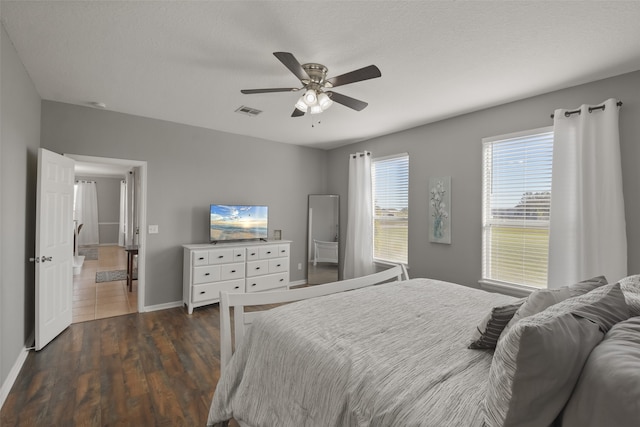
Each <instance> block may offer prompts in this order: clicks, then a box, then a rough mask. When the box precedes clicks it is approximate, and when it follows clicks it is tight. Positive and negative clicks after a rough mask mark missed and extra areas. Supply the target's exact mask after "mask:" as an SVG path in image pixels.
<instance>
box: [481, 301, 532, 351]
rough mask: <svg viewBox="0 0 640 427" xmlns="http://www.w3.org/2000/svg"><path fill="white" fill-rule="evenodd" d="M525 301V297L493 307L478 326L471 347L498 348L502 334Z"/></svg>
mask: <svg viewBox="0 0 640 427" xmlns="http://www.w3.org/2000/svg"><path fill="white" fill-rule="evenodd" d="M524 301H525V298H523V299H521V300H518V301H515V302H513V303H511V304H507V305H499V306H496V307H493V308H492V309H491V311H490V312H489V313H487V315H486V316H485V317H484V318H483V319H482V321H481V322H480V324H478V326H477V327H476V330H475V333H474V335H473V337H472V340H473V341H472V342H471V344H469V348H470V349H474V350H475V349H494V348H496V344H497V343H498V338H500V334H501V333H502V331H503V330H504V328H505V327H506V326H507V323H509V321H510V320H511V319H512V318H513V315H514V314H515V313H516V311H517V310H518V308H520V306H522V304H523V303H524Z"/></svg>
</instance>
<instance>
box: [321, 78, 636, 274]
mask: <svg viewBox="0 0 640 427" xmlns="http://www.w3.org/2000/svg"><path fill="white" fill-rule="evenodd" d="M608 98H618V99H619V100H621V101H623V103H624V105H623V107H622V109H621V110H620V140H621V152H622V173H623V185H624V196H625V212H626V223H627V241H628V260H629V261H628V265H629V274H636V273H640V197H639V196H640V195H639V194H638V192H639V188H640V172H639V169H640V168H638V164H640V141H639V139H640V120H639V118H640V71H637V72H634V73H629V74H625V75H622V76H618V77H613V78H610V79H605V80H601V81H597V82H594V83H590V84H585V85H581V86H576V87H573V88H569V89H564V90H560V91H557V92H552V93H549V94H545V95H541V96H537V97H533V98H529V99H525V100H522V101H517V102H513V103H509V104H505V105H501V106H498V107H494V108H489V109H486V110H483V111H478V112H475V113H470V114H466V115H463V116H459V117H455V118H452V119H449V120H443V121H440V122H437V123H433V124H428V125H424V126H421V127H417V128H414V129H410V130H407V131H403V132H398V133H395V134H391V135H386V136H383V137H380V138H376V139H372V140H368V141H364V142H361V143H358V144H354V145H351V146H348V147H342V148H338V149H335V150H332V151H331V152H330V153H329V162H328V164H329V173H328V180H329V184H328V188H327V190H328V191H329V192H330V193H336V194H340V195H341V196H342V206H347V184H348V167H349V163H348V154H349V153H354V152H356V151H362V150H369V151H371V152H372V153H373V156H374V157H381V156H386V155H390V154H396V153H402V152H408V153H409V174H410V175H409V267H410V275H411V276H412V277H431V278H436V279H442V280H447V281H452V282H456V283H462V284H465V285H469V286H477V281H478V280H479V279H480V278H481V274H482V267H481V262H482V260H481V241H482V235H481V203H482V202H481V195H482V189H481V182H482V175H481V167H482V160H481V151H482V143H481V139H482V138H483V137H487V136H495V135H502V134H506V133H510V132H516V131H521V130H527V129H535V128H539V127H544V126H550V125H552V124H553V121H552V120H551V118H550V117H549V116H550V114H551V113H553V111H554V110H555V109H556V108H574V107H578V106H580V105H581V104H598V103H600V102H602V101H604V100H606V99H608ZM433 176H451V186H452V201H451V202H452V206H451V210H452V220H451V224H452V237H451V238H452V244H451V245H442V244H436V243H429V241H428V229H427V218H428V211H427V207H428V197H427V191H428V190H427V182H428V179H429V177H433ZM341 222H342V224H343V227H342V230H343V234H342V235H343V236H344V235H345V234H344V230H346V228H345V227H346V224H347V223H346V210H345V209H342V210H341ZM341 243H342V244H344V242H341Z"/></svg>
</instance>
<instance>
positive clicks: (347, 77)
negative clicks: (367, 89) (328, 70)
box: [327, 65, 382, 87]
mask: <svg viewBox="0 0 640 427" xmlns="http://www.w3.org/2000/svg"><path fill="white" fill-rule="evenodd" d="M380 76H382V73H381V72H380V69H379V68H378V67H376V66H375V65H369V66H368V67H364V68H360V69H359V70H355V71H351V72H350V73H346V74H341V75H339V76H336V77H331V78H330V79H327V82H329V83H331V86H332V87H338V86H342V85H346V84H349V83H355V82H361V81H362V80H369V79H375V78H376V77H380Z"/></svg>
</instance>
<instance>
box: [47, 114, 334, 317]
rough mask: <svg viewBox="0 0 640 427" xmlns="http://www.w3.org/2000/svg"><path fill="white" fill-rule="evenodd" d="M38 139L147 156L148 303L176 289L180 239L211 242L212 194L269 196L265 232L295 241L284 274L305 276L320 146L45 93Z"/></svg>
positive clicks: (321, 166)
mask: <svg viewBox="0 0 640 427" xmlns="http://www.w3.org/2000/svg"><path fill="white" fill-rule="evenodd" d="M247 120H253V119H251V118H247ZM41 143H42V147H44V148H47V149H49V150H52V151H55V152H59V153H69V154H81V155H88V156H99V157H111V158H119V159H129V160H143V161H147V165H148V176H147V181H148V187H147V190H148V193H147V224H150V225H151V224H157V225H158V226H159V231H160V232H159V233H158V234H150V235H148V236H147V248H146V272H147V273H146V274H147V275H146V290H145V305H146V306H151V305H158V304H163V303H171V302H175V301H180V300H181V299H182V247H181V245H182V244H187V243H205V242H208V236H209V234H208V229H207V224H208V209H209V204H210V203H212V202H217V203H237V204H263V205H268V206H269V235H272V234H273V230H276V229H279V230H282V238H283V239H286V240H292V241H293V243H292V247H291V280H292V281H298V280H304V279H305V277H306V260H305V255H306V241H307V195H308V194H311V193H324V192H325V191H326V158H327V152H326V151H323V150H318V149H313V148H303V147H299V146H295V145H289V144H281V143H276V142H271V141H266V140H261V139H256V138H249V137H243V136H238V135H232V134H228V133H224V132H218V131H213V130H208V129H203V128H197V127H193V126H186V125H180V124H176V123H170V122H165V121H160V120H153V119H147V118H143V117H137V116H131V115H127V114H120V113H114V112H110V111H104V110H97V109H93V108H87V107H80V106H74V105H70V104H63V103H57V102H50V101H43V102H42V123H41ZM299 263H300V264H302V270H298V264H299Z"/></svg>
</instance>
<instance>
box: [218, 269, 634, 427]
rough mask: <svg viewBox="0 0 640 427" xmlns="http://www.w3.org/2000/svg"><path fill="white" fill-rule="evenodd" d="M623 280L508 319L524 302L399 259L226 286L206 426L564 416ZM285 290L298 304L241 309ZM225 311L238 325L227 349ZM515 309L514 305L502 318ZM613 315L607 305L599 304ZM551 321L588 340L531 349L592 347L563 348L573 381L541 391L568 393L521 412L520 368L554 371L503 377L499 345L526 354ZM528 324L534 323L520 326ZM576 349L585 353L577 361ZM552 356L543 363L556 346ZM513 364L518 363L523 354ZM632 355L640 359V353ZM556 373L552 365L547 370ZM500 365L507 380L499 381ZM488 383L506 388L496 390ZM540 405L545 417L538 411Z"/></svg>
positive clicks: (612, 318) (625, 313)
mask: <svg viewBox="0 0 640 427" xmlns="http://www.w3.org/2000/svg"><path fill="white" fill-rule="evenodd" d="M390 280H391V281H390ZM380 282H383V283H380ZM581 283H582V282H581ZM372 284H375V286H373V285H372ZM576 285H578V284H576ZM616 286H617V287H615V286H614V285H606V280H601V279H598V280H595V281H591V282H588V283H587V285H580V286H577V287H575V288H572V289H571V290H570V291H567V292H566V295H564V294H563V296H565V297H566V298H560V297H557V295H556V297H557V299H558V301H555V302H554V303H555V310H556V313H555V314H553V313H552V314H549V313H547V312H548V311H549V310H552V308H549V309H547V310H544V307H543V309H542V310H541V311H539V312H538V313H537V314H536V313H533V314H529V315H528V317H525V318H524V319H520V320H518V321H516V322H515V323H514V324H509V323H508V322H510V319H512V318H513V317H515V313H517V312H518V310H520V308H522V307H523V306H524V305H525V303H526V302H527V300H525V299H518V298H515V297H510V296H506V295H501V294H496V293H488V292H484V291H481V290H478V289H473V288H469V287H465V286H461V285H456V284H453V283H447V282H443V281H438V280H431V279H422V278H421V279H408V278H407V277H406V273H405V271H404V270H403V269H402V268H401V267H395V268H394V269H390V270H388V271H387V272H383V273H378V274H377V275H373V276H370V277H368V278H360V279H352V280H350V281H343V282H336V283H332V284H327V285H318V286H314V287H309V288H303V289H296V290H290V291H283V292H265V293H262V294H246V295H242V294H223V295H221V303H220V307H221V350H222V352H221V364H222V374H221V377H220V380H219V382H218V385H217V387H216V391H215V393H214V396H213V399H212V402H211V407H210V411H209V417H208V422H207V425H208V426H216V427H220V426H225V425H227V422H228V420H230V419H231V418H233V419H235V420H236V421H237V422H238V423H239V424H240V425H241V426H247V427H259V426H464V427H473V426H478V427H480V426H483V425H487V426H491V427H493V426H499V425H502V426H510V425H513V426H516V425H523V426H549V425H551V424H552V423H553V422H554V421H555V422H556V423H560V422H561V421H562V420H561V414H560V413H561V411H562V409H563V407H564V405H565V403H566V400H569V398H570V396H564V397H563V395H562V393H564V390H565V389H567V388H569V389H570V390H569V393H570V392H571V390H572V389H573V385H571V387H568V386H567V381H574V383H575V382H577V381H578V376H579V374H580V371H581V369H576V368H575V366H578V368H581V366H582V365H584V364H585V362H586V359H587V358H588V356H589V353H590V352H591V348H593V347H595V346H596V345H597V344H598V343H599V342H600V341H602V340H603V337H604V334H605V331H606V330H608V329H607V328H609V329H610V328H611V326H613V324H615V323H619V322H622V321H624V320H626V319H627V318H628V317H629V316H630V314H629V309H628V306H627V305H626V303H625V298H624V294H623V293H622V291H621V288H620V285H619V284H616ZM567 289H569V288H567ZM344 290H350V291H349V292H342V291H344ZM591 290H593V292H588V291H591ZM298 291H301V292H298ZM592 294H593V295H592ZM587 295H588V296H589V298H587ZM639 295H640V293H639ZM282 298H286V300H287V301H297V302H296V303H294V304H286V305H283V306H279V307H276V308H273V309H271V310H268V311H265V312H260V313H252V312H247V311H245V307H247V306H251V305H256V304H273V303H277V302H282ZM563 299H564V300H566V301H562V300H563ZM545 301H546V300H545ZM543 305H544V304H543ZM589 307H596V308H594V309H591V308H589ZM231 308H233V310H234V322H235V328H234V329H235V332H236V351H235V353H234V354H233V356H232V355H231V353H232V350H231V338H230V335H231V320H230V319H231V318H230V309H231ZM528 309H529V310H533V311H535V310H534V308H532V307H528ZM507 311H508V312H510V316H507V317H508V319H506V320H505V318H504V315H505V313H506V312H507ZM605 312H606V313H608V314H606V315H603V314H602V313H605ZM558 313H560V314H558ZM566 313H568V314H566ZM594 313H595V314H594ZM639 314H640V313H639ZM532 319H533V320H532ZM549 319H552V322H557V321H558V320H557V319H560V321H561V322H568V323H566V324H565V323H562V324H560V326H558V327H556V328H555V329H557V330H559V331H561V332H562V333H564V332H566V331H570V332H571V333H572V334H573V335H577V336H580V337H583V335H584V339H583V338H580V339H568V338H567V337H566V336H562V334H560V336H555V335H554V336H553V340H551V341H549V342H552V348H551V349H546V348H545V345H547V344H544V345H540V341H539V340H538V341H536V340H535V339H534V342H535V343H536V347H535V348H536V350H535V351H537V352H540V351H545V350H547V351H554V352H555V351H557V349H558V346H560V347H562V346H563V345H565V342H567V341H576V343H577V344H576V345H579V346H581V348H582V347H584V348H585V349H586V348H587V347H588V346H592V347H591V348H589V349H586V350H584V349H583V350H581V351H576V349H573V348H569V349H568V350H567V351H566V354H568V355H570V356H571V357H570V359H571V360H569V361H568V362H567V363H568V364H570V365H571V366H574V368H572V369H568V370H566V371H567V372H568V371H571V372H569V373H568V374H567V375H569V374H571V375H574V376H576V378H574V379H570V380H563V381H558V382H559V383H561V384H560V385H559V390H557V393H556V390H547V392H548V394H549V396H556V395H558V396H560V399H556V400H562V399H565V401H563V402H561V404H560V407H559V409H558V408H557V406H558V404H557V403H555V404H554V403H549V402H547V401H545V399H542V400H541V401H536V402H535V403H536V404H533V405H530V406H531V407H530V411H529V412H531V411H535V412H534V413H529V414H525V413H523V412H522V411H521V409H520V407H519V406H518V405H521V404H522V403H523V402H524V401H523V400H522V399H521V398H520V397H521V396H520V395H521V394H522V392H521V391H520V387H521V384H522V382H523V378H525V379H526V378H527V375H531V374H532V373H533V375H534V376H539V377H540V378H541V381H547V382H548V378H547V377H546V376H545V375H541V374H540V373H539V372H536V371H535V369H533V370H532V372H528V371H527V369H528V368H529V367H530V365H531V366H532V365H535V364H533V363H532V364H529V365H526V368H527V369H521V370H517V371H516V373H515V374H513V373H511V374H509V372H508V371H509V369H501V368H500V366H497V367H496V365H499V364H500V363H506V364H507V365H509V360H507V361H506V362H504V361H502V360H500V361H499V363H497V362H496V359H498V358H506V359H508V358H509V355H508V354H506V353H508V351H507V350H505V349H507V348H508V347H507V344H508V341H513V339H512V337H517V338H518V340H519V341H518V343H519V344H521V345H522V346H523V347H522V348H523V349H522V350H521V351H520V354H522V353H526V352H527V351H528V350H526V348H525V344H526V340H527V339H530V337H531V333H530V332H531V330H532V329H533V328H534V326H536V325H538V323H540V324H541V325H542V328H541V329H542V330H548V327H549V324H550V321H549ZM496 321H498V322H502V323H503V324H502V328H503V330H504V333H502V334H501V333H498V335H497V336H494V337H492V334H493V333H494V332H495V331H492V328H493V326H495V325H494V322H496ZM527 322H529V324H528V325H527V326H526V328H525V327H522V328H521V327H520V325H521V324H525V323H527ZM248 325H250V327H248V328H247V326H248ZM532 325H534V326H532ZM594 325H595V326H594ZM572 328H574V329H572ZM575 328H577V329H575ZM555 329H554V330H555ZM576 331H583V332H576ZM503 335H505V336H503ZM573 335H572V336H573ZM498 338H499V341H498ZM534 338H535V334H534ZM492 340H493V341H494V342H493V347H492V346H491V341H492ZM543 341H545V340H543ZM487 343H489V344H488V345H487ZM474 344H475V345H474ZM573 344H575V343H572V345H573ZM496 345H497V348H495V346H496ZM469 347H471V348H469ZM503 347H504V348H503ZM540 348H542V350H540ZM494 353H495V354H496V357H494ZM560 353H561V354H565V352H560ZM577 354H579V355H580V357H582V358H583V360H578V359H577V357H578V356H576V355H577ZM498 356H499V357H498ZM548 357H549V359H544V363H545V365H548V360H550V359H551V358H553V357H554V356H553V355H548ZM512 362H517V363H513V365H518V364H522V363H523V362H522V360H519V359H518V358H517V356H516V359H514V360H512ZM557 363H558V364H559V366H558V368H560V369H561V368H562V366H561V364H560V363H559V362H557ZM626 366H627V367H629V364H628V363H627V364H626ZM633 366H634V367H635V368H638V367H640V356H639V357H638V360H637V364H636V365H633ZM502 368H504V366H503V367H502ZM576 370H577V373H576V372H574V371H576ZM505 372H506V373H505ZM522 372H524V374H522ZM562 374H563V372H561V374H557V373H556V372H554V371H553V370H550V372H549V373H548V375H560V376H562ZM505 375H507V377H508V376H509V375H511V377H509V378H504V376H505ZM523 375H524V377H523ZM633 378H636V379H637V380H638V381H637V382H634V381H633V380H632V381H631V386H629V387H626V388H625V393H627V394H628V395H629V394H630V395H631V396H636V394H634V393H637V396H638V398H640V391H638V390H637V388H640V377H638V374H637V373H635V376H634V377H633ZM527 381H533V382H530V383H526V384H527V385H532V387H533V388H534V389H537V384H536V383H535V381H536V379H535V377H534V379H533V380H532V379H530V378H529V379H528V380H527ZM552 382H553V381H552ZM496 383H498V385H496ZM504 384H506V385H507V386H511V387H510V389H509V390H508V392H509V393H511V394H512V395H509V398H508V399H507V400H506V402H504V401H502V400H504V399H502V400H501V397H500V396H499V394H500V393H499V392H500V391H501V390H499V389H501V388H504V387H503V386H504ZM492 386H493V387H495V388H496V389H497V390H498V393H492V390H490V388H491V387H492ZM634 387H636V388H635V389H634ZM488 388H489V390H488ZM508 388H509V387H508ZM525 389H527V387H525ZM529 389H530V387H529ZM494 391H495V390H494ZM496 394H497V395H498V396H495V395H496ZM524 394H526V393H524ZM582 401H585V400H584V398H582V400H581V402H582ZM539 405H542V407H543V409H542V410H541V409H540V408H539ZM547 409H548V410H547ZM525 412H526V411H525ZM577 412H579V411H577ZM514 413H515V416H514ZM538 413H542V416H540V417H538ZM487 414H489V415H487ZM636 415H637V416H640V409H638V408H631V409H630V410H629V414H623V416H622V417H621V419H625V420H627V421H628V424H625V423H624V422H622V423H620V424H618V425H619V426H625V427H626V426H632V425H636V423H637V419H638V418H634V417H636ZM522 416H526V417H528V419H529V420H532V421H533V422H531V423H529V424H527V423H526V422H525V423H523V422H522V420H521V419H519V418H518V417H522ZM629 420H631V421H629ZM558 425H560V424H558ZM577 425H580V424H576V423H573V424H572V423H571V422H570V421H568V422H567V423H565V424H563V426H566V427H574V426H577Z"/></svg>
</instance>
